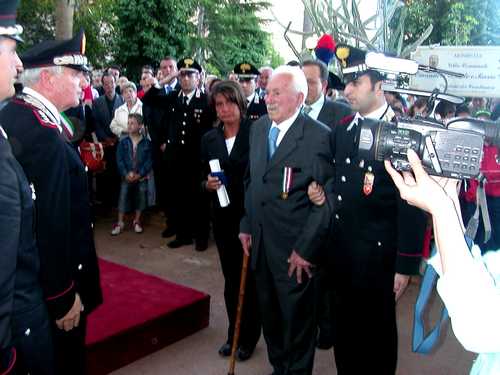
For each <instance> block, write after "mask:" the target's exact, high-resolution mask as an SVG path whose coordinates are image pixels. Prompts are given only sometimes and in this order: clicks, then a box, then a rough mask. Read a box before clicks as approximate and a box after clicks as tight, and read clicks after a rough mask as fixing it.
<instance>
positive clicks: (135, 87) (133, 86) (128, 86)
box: [123, 81, 137, 92]
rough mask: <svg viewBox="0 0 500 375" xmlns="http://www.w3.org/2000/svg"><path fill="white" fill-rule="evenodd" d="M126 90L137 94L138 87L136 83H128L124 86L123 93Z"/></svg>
mask: <svg viewBox="0 0 500 375" xmlns="http://www.w3.org/2000/svg"><path fill="white" fill-rule="evenodd" d="M126 89H132V90H133V91H134V92H137V86H136V85H135V83H134V82H131V81H128V82H126V83H124V84H123V91H125V90H126Z"/></svg>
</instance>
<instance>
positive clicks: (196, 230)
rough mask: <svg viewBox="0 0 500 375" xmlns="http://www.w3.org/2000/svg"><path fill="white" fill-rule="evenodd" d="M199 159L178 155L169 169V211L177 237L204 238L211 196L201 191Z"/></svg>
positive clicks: (205, 237) (183, 238)
mask: <svg viewBox="0 0 500 375" xmlns="http://www.w3.org/2000/svg"><path fill="white" fill-rule="evenodd" d="M200 175H201V172H200V168H199V163H198V162H194V161H192V160H189V159H188V157H182V155H179V156H178V157H177V158H176V162H175V163H170V166H169V169H168V176H166V177H165V178H166V179H168V180H169V181H168V184H167V185H168V186H169V188H168V190H167V194H168V197H167V200H168V203H167V205H168V207H169V209H168V213H169V224H170V218H171V219H172V220H173V223H174V228H175V230H176V235H177V239H179V240H191V239H193V238H196V240H207V239H208V232H209V220H210V200H209V196H208V194H207V193H205V192H202V189H201V180H200Z"/></svg>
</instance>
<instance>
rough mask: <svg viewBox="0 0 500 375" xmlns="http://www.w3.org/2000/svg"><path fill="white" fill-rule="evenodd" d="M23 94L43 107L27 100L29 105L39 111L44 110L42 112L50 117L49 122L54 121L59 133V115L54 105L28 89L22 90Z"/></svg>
mask: <svg viewBox="0 0 500 375" xmlns="http://www.w3.org/2000/svg"><path fill="white" fill-rule="evenodd" d="M23 94H25V95H26V96H27V97H30V98H33V99H35V100H36V101H38V103H39V104H41V105H42V106H43V107H41V108H40V106H39V105H36V103H33V102H32V101H30V100H28V101H30V102H31V104H33V105H36V106H37V107H38V108H39V109H42V110H44V112H45V113H47V115H50V117H51V120H54V123H55V124H56V125H57V126H58V127H59V131H61V128H60V125H61V115H60V114H59V111H58V110H57V108H56V107H55V105H54V104H52V103H51V102H50V101H49V100H48V99H47V98H46V97H45V96H43V95H42V94H40V93H39V92H38V91H35V90H33V89H32V88H29V87H24V88H23Z"/></svg>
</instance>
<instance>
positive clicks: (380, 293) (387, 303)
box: [333, 285, 398, 375]
mask: <svg viewBox="0 0 500 375" xmlns="http://www.w3.org/2000/svg"><path fill="white" fill-rule="evenodd" d="M333 297H334V303H333V309H334V311H335V319H334V320H333V322H334V325H335V332H336V340H335V346H334V352H335V362H336V364H337V374H338V375H357V374H377V375H391V374H394V373H395V372H396V362H397V350H398V335H397V328H396V308H395V301H394V293H393V292H392V285H391V286H390V288H384V289H380V288H379V289H375V288H369V287H366V288H358V287H351V288H343V289H341V288H338V287H337V288H336V289H335V290H334V295H333Z"/></svg>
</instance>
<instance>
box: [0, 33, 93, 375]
mask: <svg viewBox="0 0 500 375" xmlns="http://www.w3.org/2000/svg"><path fill="white" fill-rule="evenodd" d="M84 41H85V36H84V34H83V31H82V32H80V33H79V34H78V35H76V36H75V37H74V38H73V39H70V40H62V41H45V42H42V43H40V44H38V45H35V46H34V47H32V48H31V49H29V50H28V51H26V52H25V54H24V55H23V56H22V59H23V63H24V71H23V73H22V74H21V77H20V81H21V82H22V83H23V85H24V89H23V91H22V93H19V94H18V95H17V96H16V97H15V99H13V100H12V101H11V102H9V103H8V104H7V106H6V107H5V108H4V109H3V110H2V111H1V112H0V121H1V122H2V124H5V130H6V132H7V134H8V136H9V142H10V144H11V146H12V150H13V153H14V156H15V157H16V158H17V160H18V161H19V163H20V164H21V166H22V167H23V169H24V172H25V173H26V177H27V178H28V181H30V182H31V183H32V184H33V187H34V189H35V194H36V200H35V203H36V214H37V217H36V225H35V227H34V229H35V232H36V238H37V243H38V247H39V254H40V282H41V285H42V288H43V292H44V297H45V301H46V304H47V306H48V309H49V315H50V320H51V326H52V337H53V340H54V347H55V360H56V366H57V371H56V374H61V375H62V374H83V373H85V327H86V324H85V323H86V315H87V314H88V313H90V312H91V311H92V310H93V309H94V308H95V307H96V306H97V305H98V304H99V303H100V302H101V297H102V296H101V290H100V283H99V271H98V268H97V257H96V253H95V247H94V242H93V234H92V227H91V222H90V207H89V202H88V192H87V181H86V176H85V171H84V168H83V165H82V163H81V160H80V158H79V156H78V154H77V153H76V151H75V149H74V148H73V147H72V146H71V145H70V144H69V139H71V137H72V136H73V130H72V128H71V127H70V126H69V124H68V123H67V122H66V121H65V120H64V118H63V117H62V116H61V115H60V113H61V112H63V111H65V110H67V109H69V108H71V107H74V106H76V105H78V103H79V99H80V95H81V87H80V84H81V77H82V71H83V70H86V69H87V68H86V61H87V60H86V57H85V56H84V55H83V50H84V48H85V47H84V46H85V42H84ZM48 98H50V100H49V99H48ZM28 334H29V330H28Z"/></svg>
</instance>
